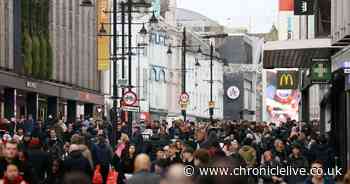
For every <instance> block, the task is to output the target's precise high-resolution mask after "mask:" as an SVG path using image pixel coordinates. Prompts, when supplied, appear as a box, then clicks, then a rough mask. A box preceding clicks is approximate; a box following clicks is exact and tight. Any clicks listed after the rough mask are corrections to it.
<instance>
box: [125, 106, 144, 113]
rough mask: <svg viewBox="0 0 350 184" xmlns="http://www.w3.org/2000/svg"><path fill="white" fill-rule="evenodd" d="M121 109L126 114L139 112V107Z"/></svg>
mask: <svg viewBox="0 0 350 184" xmlns="http://www.w3.org/2000/svg"><path fill="white" fill-rule="evenodd" d="M122 109H123V111H127V112H140V107H135V106H123V107H122Z"/></svg>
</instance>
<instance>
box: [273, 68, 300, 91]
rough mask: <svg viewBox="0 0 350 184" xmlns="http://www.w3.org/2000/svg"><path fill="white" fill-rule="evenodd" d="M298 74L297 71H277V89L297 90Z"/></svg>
mask: <svg viewBox="0 0 350 184" xmlns="http://www.w3.org/2000/svg"><path fill="white" fill-rule="evenodd" d="M298 87H299V72H298V71H278V72H277V89H298Z"/></svg>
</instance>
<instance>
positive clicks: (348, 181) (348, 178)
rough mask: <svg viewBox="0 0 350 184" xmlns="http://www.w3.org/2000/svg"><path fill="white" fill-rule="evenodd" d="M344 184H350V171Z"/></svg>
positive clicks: (345, 177)
mask: <svg viewBox="0 0 350 184" xmlns="http://www.w3.org/2000/svg"><path fill="white" fill-rule="evenodd" d="M343 184H350V170H349V171H348V172H347V173H346V174H345V176H344V181H343Z"/></svg>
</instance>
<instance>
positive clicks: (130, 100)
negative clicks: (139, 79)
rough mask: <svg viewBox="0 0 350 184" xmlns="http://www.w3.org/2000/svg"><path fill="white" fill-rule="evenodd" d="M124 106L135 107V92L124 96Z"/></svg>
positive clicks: (129, 92)
mask: <svg viewBox="0 0 350 184" xmlns="http://www.w3.org/2000/svg"><path fill="white" fill-rule="evenodd" d="M123 102H124V105H127V106H133V105H134V104H135V103H136V102H137V95H136V93H134V92H133V91H128V92H126V93H125V94H124V96H123Z"/></svg>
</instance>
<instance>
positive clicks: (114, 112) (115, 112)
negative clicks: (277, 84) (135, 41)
mask: <svg viewBox="0 0 350 184" xmlns="http://www.w3.org/2000/svg"><path fill="white" fill-rule="evenodd" d="M80 5H81V6H83V7H93V6H94V5H93V3H92V1H91V0H82V2H81V4H80ZM120 5H121V12H118V9H117V8H118V7H117V0H113V10H112V11H106V12H105V13H111V14H112V16H113V23H111V24H112V26H113V27H112V28H113V33H112V34H111V35H106V33H107V31H106V30H105V28H104V26H103V25H104V24H109V23H102V24H101V28H100V34H101V36H110V37H112V43H113V50H112V54H113V57H112V58H111V60H112V62H113V93H112V99H113V107H112V109H111V111H110V112H111V113H110V117H111V121H112V125H113V132H112V137H111V139H112V144H113V146H116V141H117V122H118V121H119V120H118V119H119V115H120V114H122V113H121V110H120V108H118V99H119V100H120V104H119V107H121V106H122V105H121V101H122V100H123V95H124V89H123V90H122V97H119V90H118V89H119V87H118V84H117V61H118V60H119V59H121V61H122V66H121V67H122V71H121V75H122V78H123V79H124V78H125V59H126V57H125V45H126V44H125V37H126V36H128V53H127V54H128V75H129V80H128V88H129V89H130V90H131V88H132V78H131V75H132V73H131V72H132V65H131V63H132V48H133V47H132V36H131V35H132V24H133V23H132V13H134V11H133V10H132V7H133V6H137V7H150V6H151V5H150V4H148V3H146V2H145V1H144V0H142V1H140V2H139V3H134V2H132V0H127V2H126V3H125V2H124V1H122V2H121V3H120ZM126 8H127V11H128V12H126ZM118 13H121V31H122V34H121V35H118V32H117V24H119V23H118V22H117V20H118V19H117V18H118ZM126 13H127V14H128V22H127V24H128V35H126V34H125V24H126V23H125V14H126ZM145 13H147V12H145ZM148 13H149V12H148ZM150 23H151V24H156V23H158V19H157V18H156V17H155V15H154V12H153V15H152V17H151V18H150ZM140 34H143V35H144V34H147V30H146V28H145V26H143V27H142V29H141V30H140ZM118 37H122V39H121V40H122V43H121V58H118V57H117V56H118V50H117V49H118V48H117V44H118V43H117V40H118ZM129 114H130V116H129V117H128V133H129V136H131V132H132V114H131V113H129ZM121 118H123V117H121Z"/></svg>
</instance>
